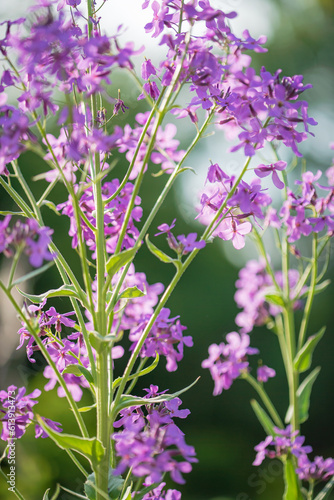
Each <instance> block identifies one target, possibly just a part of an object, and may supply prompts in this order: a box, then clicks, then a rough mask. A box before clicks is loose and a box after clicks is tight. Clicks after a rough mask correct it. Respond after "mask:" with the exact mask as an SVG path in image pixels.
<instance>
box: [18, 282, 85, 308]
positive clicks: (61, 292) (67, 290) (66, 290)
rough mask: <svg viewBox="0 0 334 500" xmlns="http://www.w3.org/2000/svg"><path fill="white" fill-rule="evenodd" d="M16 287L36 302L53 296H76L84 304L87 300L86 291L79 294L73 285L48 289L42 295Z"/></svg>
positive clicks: (23, 294)
mask: <svg viewBox="0 0 334 500" xmlns="http://www.w3.org/2000/svg"><path fill="white" fill-rule="evenodd" d="M16 289H17V291H18V292H19V293H20V294H21V295H22V296H23V297H25V298H26V299H29V300H30V301H31V302H34V303H35V304H40V303H41V302H43V300H44V299H49V298H51V297H75V298H76V299H79V300H80V301H81V302H82V304H83V305H84V304H85V303H86V302H87V301H86V295H85V293H84V291H83V290H81V292H80V294H79V293H78V292H77V290H76V288H75V287H74V286H73V285H62V286H61V287H59V288H56V289H53V290H48V291H47V292H44V293H41V294H40V295H31V294H30V293H25V292H23V291H22V290H20V289H19V288H17V287H16Z"/></svg>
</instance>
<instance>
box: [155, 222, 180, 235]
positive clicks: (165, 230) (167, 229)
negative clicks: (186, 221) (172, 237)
mask: <svg viewBox="0 0 334 500" xmlns="http://www.w3.org/2000/svg"><path fill="white" fill-rule="evenodd" d="M175 222H176V219H174V220H173V222H172V223H171V225H170V226H169V225H168V224H166V223H165V222H164V223H163V224H160V226H158V229H159V231H160V232H159V233H156V234H155V235H154V236H160V235H161V234H165V233H167V234H168V235H169V234H170V232H171V230H172V229H173V228H174V227H175Z"/></svg>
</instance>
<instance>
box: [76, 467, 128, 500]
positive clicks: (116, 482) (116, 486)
mask: <svg viewBox="0 0 334 500" xmlns="http://www.w3.org/2000/svg"><path fill="white" fill-rule="evenodd" d="M123 484H124V479H123V478H122V477H121V476H115V475H114V470H113V469H112V468H111V467H110V468H109V474H108V495H106V497H105V498H106V499H111V500H116V499H117V498H119V495H120V493H121V491H122V488H123ZM96 490H97V487H96V482H95V474H94V473H92V474H90V475H89V476H88V478H87V481H86V482H85V493H86V495H87V497H88V498H89V500H95V499H96Z"/></svg>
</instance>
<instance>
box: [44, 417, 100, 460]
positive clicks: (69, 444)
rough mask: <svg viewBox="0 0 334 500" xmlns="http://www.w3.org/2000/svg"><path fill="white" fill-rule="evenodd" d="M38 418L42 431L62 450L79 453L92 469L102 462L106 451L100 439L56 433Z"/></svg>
mask: <svg viewBox="0 0 334 500" xmlns="http://www.w3.org/2000/svg"><path fill="white" fill-rule="evenodd" d="M36 418H37V421H38V423H39V425H40V426H41V427H42V429H43V430H44V431H45V432H46V433H47V434H48V435H49V437H50V438H51V439H52V440H53V441H54V442H55V443H56V445H57V446H58V447H59V448H61V449H62V450H73V451H77V452H78V453H80V455H83V456H84V457H85V458H86V459H87V460H88V461H89V462H90V464H91V466H92V468H93V467H95V466H96V465H97V464H98V463H99V462H100V461H101V459H102V457H103V455H104V452H105V450H104V447H103V445H102V443H101V442H100V441H99V440H98V439H96V438H85V437H81V436H74V435H72V434H64V433H63V432H56V431H54V430H53V429H51V428H50V427H49V426H48V425H47V424H46V423H45V422H44V421H43V420H42V418H41V417H40V416H39V415H36Z"/></svg>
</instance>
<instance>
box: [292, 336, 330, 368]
mask: <svg viewBox="0 0 334 500" xmlns="http://www.w3.org/2000/svg"><path fill="white" fill-rule="evenodd" d="M325 330H326V327H325V326H324V327H323V328H321V330H319V332H318V333H316V334H315V335H312V336H311V337H309V338H308V339H307V342H306V343H305V345H304V346H303V347H302V348H301V349H300V351H299V352H298V353H297V356H296V358H295V361H294V366H295V370H297V371H299V372H300V373H301V372H305V371H306V370H308V369H309V368H310V366H311V364H312V356H313V351H314V349H315V348H316V346H317V344H318V342H319V340H321V338H322V337H323V335H324V333H325Z"/></svg>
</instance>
